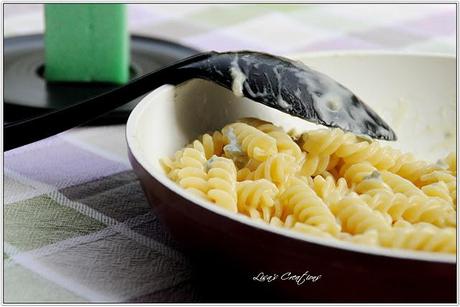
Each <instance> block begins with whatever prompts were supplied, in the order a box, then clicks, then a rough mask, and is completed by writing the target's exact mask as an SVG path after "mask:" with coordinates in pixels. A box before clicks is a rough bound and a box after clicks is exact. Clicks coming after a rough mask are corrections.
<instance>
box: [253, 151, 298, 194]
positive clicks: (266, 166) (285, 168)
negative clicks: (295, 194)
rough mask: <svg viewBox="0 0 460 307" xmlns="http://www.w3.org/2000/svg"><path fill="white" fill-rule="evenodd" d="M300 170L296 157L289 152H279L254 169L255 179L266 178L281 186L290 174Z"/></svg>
mask: <svg viewBox="0 0 460 307" xmlns="http://www.w3.org/2000/svg"><path fill="white" fill-rule="evenodd" d="M297 170H298V165H297V164H296V163H295V158H294V157H293V156H290V155H288V154H284V153H278V154H274V155H272V156H270V157H269V158H268V159H267V160H265V161H264V162H262V163H261V164H260V165H259V166H258V167H257V168H256V170H255V171H254V174H253V178H254V179H262V178H265V179H267V180H269V181H272V182H274V183H275V184H276V185H277V186H281V185H282V184H283V183H284V182H285V181H286V180H287V179H288V178H289V177H290V176H292V175H294V174H295V173H296V172H297Z"/></svg>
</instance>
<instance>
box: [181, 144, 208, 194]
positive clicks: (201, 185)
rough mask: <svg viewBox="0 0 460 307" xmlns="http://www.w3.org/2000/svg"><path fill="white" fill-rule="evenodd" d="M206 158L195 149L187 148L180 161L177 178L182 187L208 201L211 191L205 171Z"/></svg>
mask: <svg viewBox="0 0 460 307" xmlns="http://www.w3.org/2000/svg"><path fill="white" fill-rule="evenodd" d="M205 163H206V158H205V157H204V154H203V152H201V151H199V150H197V149H195V148H186V149H185V150H184V151H183V152H182V155H181V157H180V158H179V161H178V168H177V169H176V170H177V172H176V173H175V176H177V181H178V183H179V185H180V186H182V187H183V188H184V189H186V190H188V191H191V192H192V193H194V194H196V195H199V196H201V197H204V198H205V199H208V197H207V192H208V189H209V185H208V181H207V177H208V176H207V173H206V170H205Z"/></svg>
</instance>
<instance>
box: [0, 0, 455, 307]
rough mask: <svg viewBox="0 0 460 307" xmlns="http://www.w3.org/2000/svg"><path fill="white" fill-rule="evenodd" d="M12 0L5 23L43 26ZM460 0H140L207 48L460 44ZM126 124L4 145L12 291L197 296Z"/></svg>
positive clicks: (161, 30) (33, 29) (25, 29)
mask: <svg viewBox="0 0 460 307" xmlns="http://www.w3.org/2000/svg"><path fill="white" fill-rule="evenodd" d="M42 9H43V8H42V6H41V5H13V4H7V5H6V6H5V25H4V30H5V35H6V36H14V35H23V34H30V33H37V32H42V31H43V18H42ZM455 14H456V5H455V4H442V5H441V4H439V5H434V4H401V5H395V4H372V5H369V4H324V5H309V4H295V5H279V4H246V5H236V4H235V5H204V4H202V5H196V4H193V5H192V4H187V5H186V4H169V5H156V4H155V5H152V4H131V5H129V28H130V30H131V32H132V33H136V34H142V35H146V36H154V37H159V38H164V39H169V40H174V41H177V42H179V43H182V44H184V45H188V46H192V47H195V48H198V49H201V50H210V49H213V50H217V51H222V50H239V49H252V50H259V51H268V52H271V53H275V54H289V53H299V52H309V51H328V50H339V49H340V50H350V49H353V50H387V51H388V50H393V51H403V52H437V53H448V54H455V35H456V24H455V22H456V20H455ZM124 129H125V127H124V126H110V127H109V126H107V127H97V128H77V129H72V130H70V131H68V132H65V133H62V134H60V135H58V136H56V137H52V138H49V139H47V140H44V141H41V142H37V143H35V144H31V145H28V146H24V147H22V148H18V149H15V150H12V151H8V152H6V153H5V155H4V210H3V214H4V246H3V248H4V250H3V251H4V253H3V256H4V301H5V302H7V303H13V302H134V301H135V302H192V301H193V302H197V301H202V300H205V299H206V295H207V294H206V291H204V292H203V291H202V292H201V293H200V294H197V292H196V291H195V288H194V284H193V279H191V271H190V263H189V259H188V258H187V256H186V255H183V254H182V253H181V252H180V251H178V249H177V248H176V245H175V243H174V241H173V240H172V239H171V238H170V236H169V234H168V232H167V231H165V230H164V229H163V228H162V226H161V224H160V223H159V222H158V220H157V218H156V217H155V216H154V215H153V214H152V213H151V212H150V210H149V206H148V204H147V201H146V199H145V198H144V195H143V193H142V191H141V188H140V186H139V183H138V181H137V180H136V177H135V176H134V174H133V172H132V171H131V168H130V166H129V163H128V160H127V153H126V144H125V138H124Z"/></svg>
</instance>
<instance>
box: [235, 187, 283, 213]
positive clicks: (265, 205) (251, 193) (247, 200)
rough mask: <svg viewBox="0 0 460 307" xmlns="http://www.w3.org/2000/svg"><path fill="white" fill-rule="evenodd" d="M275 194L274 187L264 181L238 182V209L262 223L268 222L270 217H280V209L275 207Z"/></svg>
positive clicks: (276, 191) (276, 190) (276, 192)
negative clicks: (260, 219) (260, 220)
mask: <svg viewBox="0 0 460 307" xmlns="http://www.w3.org/2000/svg"><path fill="white" fill-rule="evenodd" d="M277 194H278V188H277V187H276V185H274V184H273V183H272V182H270V181H268V180H266V179H259V180H255V181H252V180H246V181H242V182H238V183H237V197H238V209H239V211H240V212H243V213H247V214H249V215H252V216H260V218H262V219H263V220H264V221H266V222H269V221H270V219H271V218H272V216H278V217H280V216H281V212H280V211H281V208H280V207H279V206H275V197H276V195H277ZM254 210H255V211H257V213H256V212H255V211H254ZM277 211H278V212H277Z"/></svg>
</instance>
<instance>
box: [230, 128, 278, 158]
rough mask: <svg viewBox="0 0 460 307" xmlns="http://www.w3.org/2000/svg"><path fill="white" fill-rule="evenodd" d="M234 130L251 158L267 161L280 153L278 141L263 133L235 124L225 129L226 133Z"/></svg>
mask: <svg viewBox="0 0 460 307" xmlns="http://www.w3.org/2000/svg"><path fill="white" fill-rule="evenodd" d="M230 129H232V130H233V132H234V134H235V136H236V138H237V140H238V142H239V143H240V144H241V148H242V150H243V151H244V152H245V153H246V154H247V155H248V156H249V158H252V159H255V160H258V161H265V160H266V159H267V158H268V157H269V156H270V155H272V154H275V153H277V152H278V149H277V147H276V140H275V139H274V138H273V137H271V136H269V135H267V134H265V133H263V132H262V131H260V130H258V129H257V128H254V127H252V126H249V125H247V124H244V123H234V124H230V125H228V126H226V127H224V129H223V131H224V134H227V135H228V133H226V131H227V130H230Z"/></svg>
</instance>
